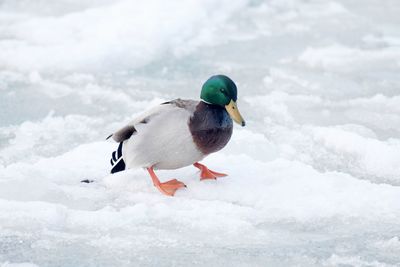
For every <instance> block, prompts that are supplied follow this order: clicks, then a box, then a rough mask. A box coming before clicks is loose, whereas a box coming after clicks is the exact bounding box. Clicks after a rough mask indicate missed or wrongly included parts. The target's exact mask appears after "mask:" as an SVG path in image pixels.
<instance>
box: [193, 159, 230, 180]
mask: <svg viewBox="0 0 400 267" xmlns="http://www.w3.org/2000/svg"><path fill="white" fill-rule="evenodd" d="M193 166H195V167H196V168H198V169H200V180H206V179H214V180H216V179H217V177H224V176H227V174H225V173H220V172H215V171H212V170H209V169H208V168H207V167H206V166H204V165H203V164H200V163H198V162H196V163H194V164H193Z"/></svg>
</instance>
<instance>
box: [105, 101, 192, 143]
mask: <svg viewBox="0 0 400 267" xmlns="http://www.w3.org/2000/svg"><path fill="white" fill-rule="evenodd" d="M198 103H199V101H195V100H185V99H180V98H178V99H175V100H171V101H168V102H164V103H162V104H161V105H159V106H156V107H154V108H152V109H150V110H148V111H147V112H144V113H143V114H142V115H140V116H139V117H137V118H135V119H134V120H133V121H132V122H130V123H128V125H126V126H124V127H122V128H121V129H119V130H118V131H116V132H115V133H113V134H110V135H109V136H108V137H107V139H106V140H108V139H109V138H111V137H112V139H113V140H114V141H115V142H118V143H120V142H122V141H125V140H127V139H129V138H130V137H131V136H132V135H133V134H134V133H135V132H137V130H136V128H135V125H137V124H139V123H141V124H146V123H148V122H149V121H150V120H151V119H152V117H154V116H157V115H159V114H161V113H163V111H166V110H168V109H170V108H171V107H178V108H183V109H186V110H188V111H189V112H191V113H193V112H194V111H195V109H196V106H197V104H198Z"/></svg>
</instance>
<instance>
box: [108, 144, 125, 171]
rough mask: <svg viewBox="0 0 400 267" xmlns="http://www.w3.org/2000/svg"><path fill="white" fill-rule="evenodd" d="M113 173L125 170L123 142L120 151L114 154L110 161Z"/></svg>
mask: <svg viewBox="0 0 400 267" xmlns="http://www.w3.org/2000/svg"><path fill="white" fill-rule="evenodd" d="M110 163H111V166H112V168H111V173H116V172H120V171H123V170H125V167H126V166H125V161H124V159H123V158H122V142H121V143H119V146H118V149H117V150H116V151H114V152H113V153H112V157H111V160H110Z"/></svg>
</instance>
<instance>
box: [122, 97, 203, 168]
mask: <svg viewBox="0 0 400 267" xmlns="http://www.w3.org/2000/svg"><path fill="white" fill-rule="evenodd" d="M188 102H189V101H188ZM189 103H190V105H189V107H188V109H185V108H181V107H177V106H176V105H174V104H163V105H160V106H157V107H155V108H153V109H151V110H149V111H147V112H145V113H144V114H142V115H141V116H139V117H138V118H136V119H135V120H134V121H132V122H131V123H130V124H129V125H133V126H134V127H135V129H136V131H137V132H135V133H134V134H133V135H132V136H131V137H130V138H129V139H127V140H125V141H124V143H123V147H122V156H123V159H124V161H125V164H126V167H127V168H138V167H143V168H147V167H151V166H153V167H154V168H155V169H178V168H182V167H185V166H188V165H190V164H193V163H194V162H197V161H200V160H202V159H203V158H204V155H203V154H202V153H201V152H200V150H199V149H198V148H197V147H196V145H195V143H194V142H193V138H192V135H191V133H190V130H189V125H188V122H189V119H190V117H191V115H192V114H193V111H194V108H195V105H196V104H197V103H198V102H197V101H190V102H189ZM144 119H145V120H146V123H143V122H142V121H143V120H144Z"/></svg>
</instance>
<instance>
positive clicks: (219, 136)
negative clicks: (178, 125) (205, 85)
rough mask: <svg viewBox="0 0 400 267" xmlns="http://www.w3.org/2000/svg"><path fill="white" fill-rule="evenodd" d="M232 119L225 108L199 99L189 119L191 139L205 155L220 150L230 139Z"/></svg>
mask: <svg viewBox="0 0 400 267" xmlns="http://www.w3.org/2000/svg"><path fill="white" fill-rule="evenodd" d="M232 128H233V125H232V119H231V118H230V117H229V114H228V112H226V110H225V108H223V107H220V106H217V105H211V104H207V103H204V102H203V101H200V102H199V104H198V105H197V106H196V110H195V111H194V113H193V116H192V117H191V118H190V120H189V129H190V132H191V134H192V136H193V141H194V143H195V144H196V145H197V147H198V148H199V150H200V151H201V152H202V153H203V154H205V155H207V154H210V153H213V152H216V151H218V150H221V149H222V148H223V147H224V146H225V145H226V144H227V143H228V142H229V140H230V139H231V136H232Z"/></svg>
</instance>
